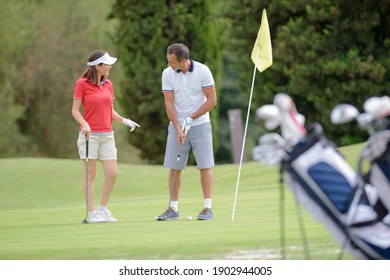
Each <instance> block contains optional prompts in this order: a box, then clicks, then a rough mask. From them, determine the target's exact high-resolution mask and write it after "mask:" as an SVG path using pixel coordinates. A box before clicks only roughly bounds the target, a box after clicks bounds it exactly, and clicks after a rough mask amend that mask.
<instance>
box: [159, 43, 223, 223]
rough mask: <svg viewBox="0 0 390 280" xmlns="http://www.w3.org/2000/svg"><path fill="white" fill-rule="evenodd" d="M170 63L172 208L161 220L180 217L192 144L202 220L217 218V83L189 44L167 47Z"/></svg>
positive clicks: (165, 79) (166, 89)
mask: <svg viewBox="0 0 390 280" xmlns="http://www.w3.org/2000/svg"><path fill="white" fill-rule="evenodd" d="M167 60H168V67H167V68H166V69H164V71H163V73H162V92H163V95H164V102H165V108H166V112H167V115H168V118H169V120H170V124H169V127H168V137H167V144H166V149H165V158H164V167H167V168H169V169H170V171H169V194H170V203H169V208H168V209H167V210H166V211H165V212H164V213H163V214H161V215H160V216H157V217H156V218H157V220H159V221H168V220H177V219H178V218H179V211H178V201H179V190H180V182H181V171H182V170H184V169H185V167H186V165H187V161H188V155H189V152H190V148H192V152H193V154H194V156H195V160H196V163H197V168H198V169H199V171H200V180H201V185H202V190H203V197H204V205H203V210H202V211H201V212H200V214H199V215H198V220H210V219H212V218H213V212H212V211H211V204H212V193H213V173H212V169H211V168H212V167H213V166H214V153H213V145H212V143H213V139H212V128H211V123H210V116H209V111H210V110H211V109H212V108H214V107H215V105H216V104H217V95H216V90H215V83H214V78H213V75H212V74H211V71H210V69H209V68H208V67H207V66H206V65H204V64H202V63H199V62H197V61H194V60H192V59H191V58H190V52H189V50H188V47H187V46H185V45H184V44H173V45H171V46H169V47H168V49H167Z"/></svg>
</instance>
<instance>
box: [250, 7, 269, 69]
mask: <svg viewBox="0 0 390 280" xmlns="http://www.w3.org/2000/svg"><path fill="white" fill-rule="evenodd" d="M251 58H252V61H253V63H254V64H255V65H256V68H257V69H258V70H259V71H260V72H263V71H264V70H265V69H267V68H268V67H270V66H271V65H272V46H271V35H270V33H269V26H268V20H267V13H266V11H265V9H264V10H263V15H262V17H261V24H260V29H259V32H258V34H257V38H256V42H255V45H254V47H253V50H252V55H251Z"/></svg>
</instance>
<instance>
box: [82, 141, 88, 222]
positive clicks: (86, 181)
mask: <svg viewBox="0 0 390 280" xmlns="http://www.w3.org/2000/svg"><path fill="white" fill-rule="evenodd" d="M88 144H89V139H86V140H85V149H86V151H85V202H86V204H87V211H86V213H85V219H84V220H82V221H81V223H82V224H89V223H88V221H87V218H88V150H89V145H88Z"/></svg>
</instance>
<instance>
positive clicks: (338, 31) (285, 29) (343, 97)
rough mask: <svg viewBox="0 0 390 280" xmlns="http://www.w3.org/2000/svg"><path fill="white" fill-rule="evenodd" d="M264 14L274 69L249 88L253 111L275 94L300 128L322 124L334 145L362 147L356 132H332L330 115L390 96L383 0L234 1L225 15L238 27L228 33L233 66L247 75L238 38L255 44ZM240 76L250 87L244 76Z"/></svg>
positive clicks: (388, 4)
mask: <svg viewBox="0 0 390 280" xmlns="http://www.w3.org/2000/svg"><path fill="white" fill-rule="evenodd" d="M238 6H242V9H239V8H238ZM264 8H266V9H267V13H268V20H269V22H270V29H271V37H272V44H273V52H274V64H273V65H272V67H271V68H270V70H267V71H266V72H264V75H263V79H264V80H262V81H263V82H262V83H258V84H257V85H256V90H255V92H258V93H259V94H257V95H255V96H254V98H253V100H254V104H257V106H259V105H261V104H264V102H267V103H270V102H272V100H273V96H274V94H276V93H278V92H285V93H287V94H289V95H290V96H292V98H293V99H294V100H295V101H296V103H297V107H298V110H299V111H300V112H302V113H303V114H304V115H305V116H306V117H307V123H309V122H312V121H319V122H321V123H322V124H323V125H324V127H325V132H326V133H327V134H328V136H329V137H330V138H331V139H333V140H335V141H336V142H337V143H338V144H350V143H355V142H361V141H363V140H364V139H365V137H366V135H364V133H362V132H361V131H360V130H359V129H358V128H357V126H356V125H350V126H343V127H336V126H334V125H331V124H330V121H329V115H330V111H331V109H332V108H333V107H334V106H335V105H336V104H337V103H340V102H345V103H351V104H354V105H356V106H358V107H359V108H360V109H361V105H362V104H363V102H364V101H365V100H366V99H367V98H368V97H370V96H379V95H386V94H387V95H388V94H389V92H390V87H389V81H390V79H389V78H390V73H389V69H390V64H389V58H388V52H389V47H390V45H389V40H390V36H389V35H390V34H389V33H390V31H389V29H388V26H389V18H388V14H389V12H390V1H389V0H384V1H382V0H381V1H380V0H375V1H359V3H357V2H354V1H350V0H336V1H335V0H324V1H307V0H299V1H288V0H281V1H272V2H269V1H265V0H264V1H255V0H238V1H234V4H233V5H232V6H231V9H230V12H229V13H230V16H231V17H232V18H233V19H237V18H243V20H242V24H241V25H240V26H238V25H234V26H233V30H232V32H233V34H234V35H233V36H232V38H234V39H233V46H234V47H235V48H236V50H237V52H238V53H240V54H241V55H242V56H244V55H245V56H246V57H247V59H243V63H242V64H241V65H240V66H245V68H246V69H251V68H252V67H249V65H251V61H250V58H249V55H248V54H249V53H250V49H251V46H252V45H251V44H249V45H245V44H242V42H243V41H245V40H240V39H242V38H244V37H247V38H255V36H256V35H255V34H256V32H257V29H258V22H259V20H260V19H259V17H260V14H261V10H262V9H264ZM243 14H245V15H246V16H245V17H244V16H243ZM243 73H244V77H246V79H245V80H249V76H250V75H251V73H249V71H245V70H244V71H243ZM247 86H248V85H247V84H245V85H244V87H246V88H247ZM245 91H246V90H245Z"/></svg>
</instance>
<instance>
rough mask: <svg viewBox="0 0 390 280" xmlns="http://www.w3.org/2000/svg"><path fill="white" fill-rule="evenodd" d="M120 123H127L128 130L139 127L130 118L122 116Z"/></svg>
mask: <svg viewBox="0 0 390 280" xmlns="http://www.w3.org/2000/svg"><path fill="white" fill-rule="evenodd" d="M122 123H123V124H124V125H127V126H128V127H130V132H132V131H133V130H134V129H136V128H137V127H140V125H139V124H138V123H136V122H133V121H132V120H130V119H125V118H123V120H122Z"/></svg>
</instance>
